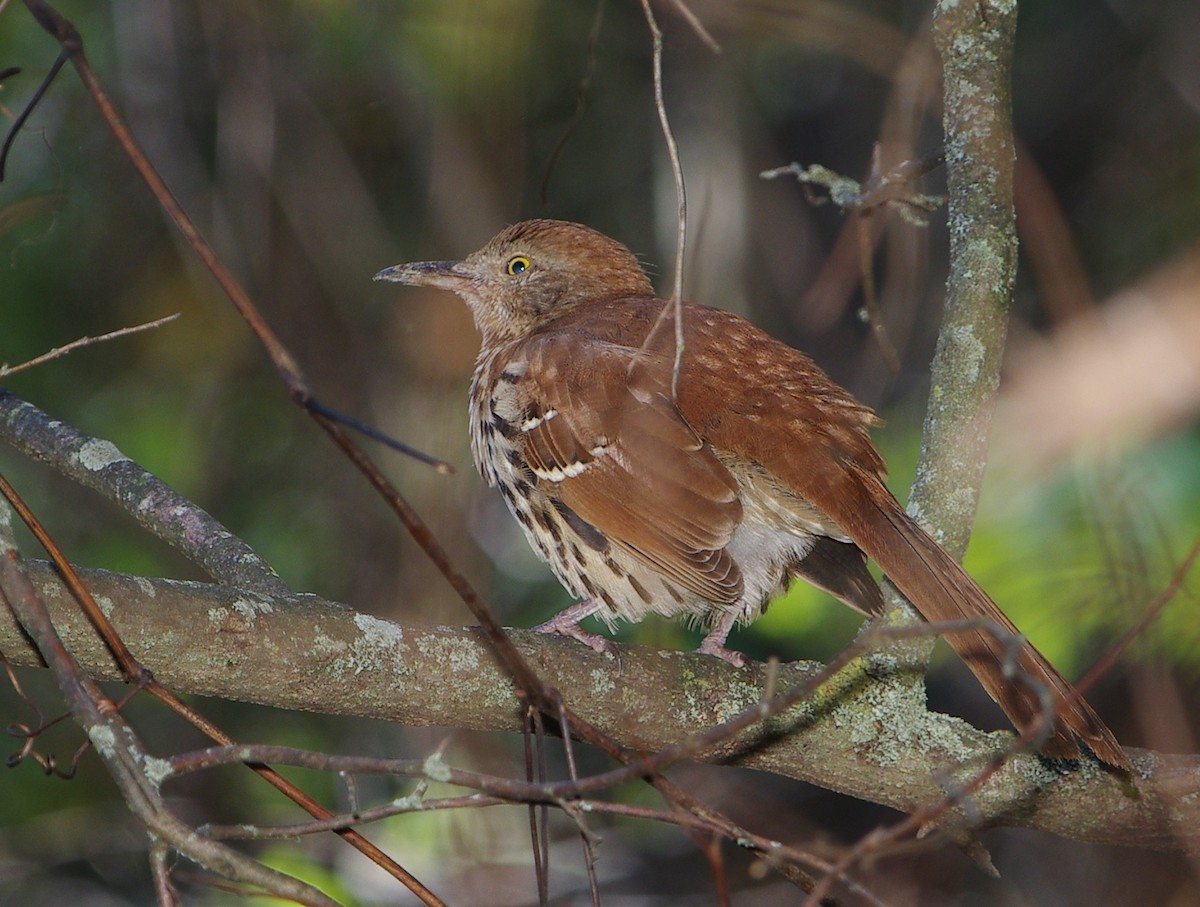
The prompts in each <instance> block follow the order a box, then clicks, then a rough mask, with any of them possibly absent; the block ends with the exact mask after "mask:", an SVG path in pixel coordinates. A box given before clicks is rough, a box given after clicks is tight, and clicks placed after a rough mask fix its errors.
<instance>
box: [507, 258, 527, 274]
mask: <svg viewBox="0 0 1200 907" xmlns="http://www.w3.org/2000/svg"><path fill="white" fill-rule="evenodd" d="M529 265H530V261H529V259H528V258H526V257H525V256H524V255H514V256H513V257H512V258H510V259H509V260H508V268H507V270H508V273H509V274H511V275H512V276H513V277H516V276H517V275H518V274H520V273H522V272H524V271H528V270H529Z"/></svg>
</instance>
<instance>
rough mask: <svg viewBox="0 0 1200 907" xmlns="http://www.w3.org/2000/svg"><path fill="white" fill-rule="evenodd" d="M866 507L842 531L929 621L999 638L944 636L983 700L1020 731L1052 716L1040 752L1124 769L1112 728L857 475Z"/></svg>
mask: <svg viewBox="0 0 1200 907" xmlns="http://www.w3.org/2000/svg"><path fill="white" fill-rule="evenodd" d="M860 478H861V479H862V485H861V487H862V488H863V489H864V490H865V491H866V492H867V497H869V499H870V500H869V502H864V506H863V507H860V508H855V514H854V517H853V518H854V519H855V520H861V525H859V526H846V527H845V528H846V530H847V531H849V532H850V533H851V535H852V536H853V537H854V538H855V541H856V542H857V543H858V545H859V547H860V548H862V549H863V550H864V551H865V552H866V553H867V555H868V556H870V557H871V558H872V560H874V561H875V562H876V563H877V564H879V566H880V568H881V569H882V570H883V571H884V573H886V574H887V576H888V578H889V579H891V581H892V582H893V583H895V585H896V587H897V588H898V589H899V590H900V591H901V592H903V593H904V595H905V597H906V598H908V600H909V601H910V602H912V604H913V606H914V607H916V609H917V610H918V611H920V612H921V615H922V616H923V617H924V618H925V619H926V620H928V621H955V620H964V619H983V620H985V621H988V622H990V623H992V624H994V625H995V628H998V629H999V630H1001V631H1002V632H1000V633H999V634H997V633H995V632H991V631H990V630H989V629H986V628H980V629H972V630H964V631H960V632H955V633H947V634H946V637H945V638H946V641H947V642H948V643H949V644H950V645H951V647H952V648H953V649H954V651H955V652H957V653H958V655H959V657H961V658H962V660H963V661H965V662H966V663H967V666H968V667H969V668H970V669H971V671H972V673H974V675H975V676H976V677H977V678H978V679H979V682H980V683H981V684H982V685H983V688H984V689H985V690H987V692H988V695H990V696H991V697H992V699H994V700H995V701H996V703H997V704H998V705H999V706H1000V708H1002V709H1003V710H1004V712H1005V714H1007V715H1008V717H1009V719H1010V720H1011V721H1012V722H1013V724H1014V725H1016V727H1017V728H1019V729H1020V730H1022V731H1024V730H1025V729H1026V728H1029V727H1031V726H1033V725H1035V724H1037V723H1039V722H1041V721H1042V720H1044V716H1045V714H1046V710H1047V708H1054V709H1055V710H1056V711H1057V716H1056V717H1055V720H1054V725H1053V729H1052V731H1051V734H1050V736H1049V738H1048V739H1047V740H1046V741H1045V743H1044V744H1043V745H1042V748H1041V749H1042V752H1044V753H1045V754H1046V755H1049V756H1056V757H1059V758H1065V759H1077V758H1079V757H1080V755H1081V752H1080V749H1079V742H1080V741H1082V742H1083V743H1085V744H1086V745H1087V747H1088V748H1089V749H1090V750H1091V751H1092V752H1093V753H1094V754H1095V755H1096V757H1097V758H1098V759H1100V760H1101V761H1103V762H1106V763H1108V764H1109V765H1112V766H1116V767H1118V768H1121V769H1124V770H1126V771H1129V769H1130V766H1129V760H1128V758H1127V757H1126V755H1125V752H1124V750H1122V749H1121V745H1120V744H1119V743H1117V740H1116V738H1115V737H1114V736H1113V734H1112V731H1110V730H1109V729H1108V727H1107V726H1106V725H1105V724H1104V722H1103V721H1101V720H1100V717H1099V716H1098V715H1097V714H1096V713H1095V712H1094V711H1093V710H1092V707H1091V706H1090V705H1088V703H1087V701H1086V700H1084V698H1083V697H1082V696H1080V695H1079V694H1078V693H1077V692H1076V691H1075V689H1074V687H1072V686H1071V684H1070V682H1069V681H1067V679H1066V678H1065V677H1063V676H1062V675H1061V674H1059V673H1058V671H1057V670H1055V668H1054V666H1053V665H1051V664H1050V662H1049V661H1047V660H1046V658H1045V656H1043V655H1042V653H1041V652H1039V651H1038V650H1037V649H1035V648H1034V647H1033V646H1032V645H1031V644H1030V643H1029V642H1028V641H1026V640H1025V639H1024V638H1023V637H1021V636H1020V634H1019V632H1018V630H1017V628H1016V627H1015V626H1014V625H1013V623H1012V621H1011V620H1009V619H1008V617H1007V616H1006V615H1005V614H1004V612H1003V611H1001V610H1000V609H999V608H998V607H997V606H996V603H995V602H993V601H992V600H991V598H989V597H988V595H987V593H986V592H984V591H983V589H981V588H980V587H979V585H978V584H977V583H976V582H975V581H974V580H973V579H971V577H970V575H969V574H968V573H967V572H966V571H965V570H964V569H963V568H962V567H961V566H960V565H959V563H958V562H957V561H955V560H954V558H952V557H951V556H950V555H949V554H947V553H946V551H945V550H944V549H943V548H942V547H941V546H940V545H938V543H937V542H935V541H934V540H933V539H932V538H930V537H929V535H928V534H927V533H926V532H925V531H924V530H923V529H921V527H920V526H918V525H917V523H916V522H915V521H914V520H913V519H912V518H911V517H909V516H908V514H906V513H905V512H904V510H903V508H901V506H900V504H899V503H898V502H897V501H896V499H895V498H894V497H893V496H892V495H891V493H890V492H889V491H888V490H887V488H886V487H885V486H884V485H883V484H882V483H881V482H879V481H878V480H877V479H876V478H875V477H874V476H867V475H865V474H862V475H860Z"/></svg>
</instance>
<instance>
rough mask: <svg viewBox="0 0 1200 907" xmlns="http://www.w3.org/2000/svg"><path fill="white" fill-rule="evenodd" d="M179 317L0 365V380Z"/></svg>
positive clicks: (145, 324)
mask: <svg viewBox="0 0 1200 907" xmlns="http://www.w3.org/2000/svg"><path fill="white" fill-rule="evenodd" d="M178 317H179V312H176V313H175V314H174V315H167V316H166V317H165V318H158V319H156V320H154V321H147V322H145V323H144V324H135V325H132V326H130V327H126V328H118V329H117V330H115V331H109V332H108V333H107V334H101V335H100V336H99V337H80V338H79V339H78V340H72V341H71V342H70V343H68V344H66V345H65V346H59V347H55V348H54V349H52V350H50V351H49V352H48V353H42V355H40V356H38V357H36V358H34V359H30V360H29V361H27V362H22V363H20V364H19V365H6V364H4V363H0V378H7V377H9V376H10V375H15V374H17V373H18V372H23V371H25V370H26V369H31V368H34V367H35V366H39V365H41V364H43V363H45V362H50V361H51V360H52V359H58V358H61V357H62V356H65V355H67V354H68V353H73V352H74V351H75V350H78V349H82V348H83V347H85V346H93V345H95V344H97V343H104V342H106V341H109V340H116V339H117V338H118V337H125V336H127V335H129V334H137V333H139V332H141V331H150V330H153V329H154V328H158V327H162V326H163V325H164V324H169V323H170V322H172V321H174V320H175V319H176V318H178Z"/></svg>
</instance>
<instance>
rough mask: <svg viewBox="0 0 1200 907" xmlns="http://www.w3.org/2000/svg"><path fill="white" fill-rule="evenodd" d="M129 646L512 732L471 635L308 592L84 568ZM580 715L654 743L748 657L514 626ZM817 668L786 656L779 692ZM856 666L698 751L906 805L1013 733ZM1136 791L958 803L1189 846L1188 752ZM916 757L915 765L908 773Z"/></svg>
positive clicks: (1194, 779)
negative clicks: (405, 622) (616, 650)
mask: <svg viewBox="0 0 1200 907" xmlns="http://www.w3.org/2000/svg"><path fill="white" fill-rule="evenodd" d="M29 573H30V576H31V578H32V579H33V580H34V582H35V583H36V585H37V586H38V590H39V592H40V593H41V594H42V596H43V597H44V599H45V600H46V602H47V604H48V605H49V607H50V608H51V612H52V614H53V616H54V620H55V623H56V625H57V626H58V627H59V628H60V633H61V635H62V637H63V639H64V641H65V642H66V643H67V644H68V645H69V646H70V647H71V649H72V651H73V653H74V654H75V656H76V657H77V658H78V659H79V661H80V662H81V664H82V665H83V666H84V668H85V669H86V670H88V671H90V672H92V673H93V674H95V675H96V676H100V677H109V678H111V677H115V676H116V671H115V667H114V666H113V663H112V659H111V658H110V657H109V656H108V655H107V653H106V652H105V651H104V649H103V648H102V646H101V645H100V644H99V642H98V641H97V640H96V639H95V637H94V634H93V633H92V631H91V630H90V628H89V627H87V626H86V624H85V623H84V621H83V618H82V617H81V616H80V615H79V614H78V612H77V611H76V609H75V607H74V605H73V603H72V602H71V600H70V598H69V596H68V595H67V593H66V591H65V590H64V588H63V586H62V585H61V583H60V582H59V580H58V578H57V576H56V575H55V574H54V572H53V571H52V570H51V569H50V568H49V567H47V566H44V565H40V564H36V563H31V564H30V565H29ZM82 575H83V577H84V579H85V581H86V582H87V583H88V584H89V586H90V588H91V589H92V590H93V593H94V594H95V595H96V596H97V598H98V600H99V601H100V602H101V604H102V605H103V606H104V607H105V608H107V609H108V610H109V613H110V616H111V619H112V621H113V623H114V624H115V625H116V627H117V628H118V630H120V632H121V633H122V636H123V637H124V639H125V641H126V642H127V643H128V645H129V647H130V648H131V649H132V650H133V651H134V652H135V653H136V654H137V655H138V656H139V657H140V658H141V659H142V660H143V661H144V663H145V664H146V666H147V667H149V668H150V669H151V670H153V671H154V672H155V674H156V676H157V677H158V678H159V680H161V681H162V682H163V683H165V684H166V685H168V686H170V687H171V688H172V689H175V690H177V691H178V692H187V693H199V694H204V695H211V696H219V697H223V698H228V699H236V700H244V701H250V702H258V703H263V704H268V705H273V706H278V707H281V708H291V709H306V710H312V711H318V712H328V713H336V714H350V715H363V716H368V717H374V718H384V719H388V720H394V721H399V722H402V723H404V724H408V725H434V726H454V727H469V728H478V729H486V730H508V731H517V730H520V729H521V727H522V721H521V715H520V707H519V700H518V698H517V696H516V691H515V689H514V685H513V683H512V681H511V680H510V678H509V677H508V675H507V674H506V673H505V672H504V671H503V670H502V669H501V668H500V667H499V666H498V665H497V664H496V663H495V661H494V659H493V657H492V655H491V654H490V652H489V649H488V647H487V644H486V642H485V640H484V638H483V634H482V632H481V631H479V630H477V629H471V628H467V629H454V628H445V627H437V628H418V627H402V626H399V625H396V624H393V623H390V622H387V621H384V620H380V619H379V618H376V617H372V616H370V615H366V614H362V613H359V612H356V611H353V610H351V609H349V608H346V607H345V606H343V605H339V604H336V603H331V602H328V601H324V600H322V599H319V598H316V597H315V596H300V597H297V598H292V599H278V598H268V597H264V596H261V595H257V594H253V593H245V592H240V591H238V590H236V589H230V588H228V587H221V586H211V585H205V584H201V583H182V582H176V581H171V580H163V579H144V578H138V577H128V576H122V575H118V574H111V573H105V572H102V571H86V572H84V573H83V574H82ZM512 635H513V640H514V642H515V643H516V645H517V647H518V648H519V649H520V651H521V653H522V654H523V655H524V656H525V657H526V658H527V659H529V661H530V662H531V663H533V664H535V665H537V666H538V669H539V671H540V672H541V673H542V675H543V676H544V677H546V678H547V679H548V680H550V681H551V682H553V683H554V684H555V685H556V686H557V688H558V689H559V690H560V691H561V692H562V694H563V696H564V698H565V699H566V701H567V702H568V703H570V704H571V706H572V707H573V708H574V709H575V710H576V711H577V712H578V713H579V714H580V715H581V716H582V717H583V718H584V719H586V720H588V721H590V722H593V723H594V724H595V725H596V726H597V727H598V728H600V729H601V730H603V731H604V732H605V733H607V734H609V735H611V736H612V737H613V738H615V739H617V740H620V741H621V742H622V743H624V744H626V745H627V746H630V747H633V748H635V749H638V750H642V751H646V752H653V751H657V750H660V749H662V748H664V747H666V746H669V745H671V744H673V743H677V742H679V741H680V740H682V739H683V738H685V737H686V736H688V735H689V734H692V733H694V732H695V731H697V730H700V729H703V728H705V727H709V726H711V725H714V724H717V723H719V722H721V721H723V720H725V719H727V718H729V717H730V716H732V715H733V714H736V713H737V712H738V711H740V710H742V709H744V708H746V707H748V706H751V705H753V704H754V703H756V702H758V701H759V699H760V697H761V696H762V695H763V690H764V686H765V684H766V670H765V668H764V667H763V666H761V665H755V666H753V667H752V668H750V669H747V670H742V671H739V670H737V669H734V668H731V667H730V666H728V665H726V664H724V663H722V662H720V661H718V660H717V659H713V658H706V657H704V656H698V655H694V654H685V653H676V652H662V651H659V650H654V649H648V648H642V647H621V649H620V651H621V657H620V662H619V664H618V663H617V662H615V661H613V660H612V659H610V658H608V657H606V656H603V655H599V654H596V653H594V652H592V651H591V650H589V649H587V648H585V647H583V646H580V645H577V644H575V643H573V642H571V641H569V640H563V639H556V638H549V637H544V636H541V635H539V634H535V633H530V632H525V631H519V630H518V631H512ZM0 650H2V651H3V652H4V653H5V654H6V655H7V656H8V658H9V659H10V660H12V661H13V662H14V663H18V664H36V663H38V659H37V655H36V653H35V652H34V650H33V649H32V648H31V647H30V645H29V643H28V640H27V639H26V638H25V637H24V636H23V634H22V633H21V631H20V629H19V628H18V627H17V626H16V625H15V623H14V622H13V621H12V618H11V616H10V615H9V614H8V613H7V612H5V613H4V614H2V615H0ZM817 668H818V666H816V665H813V664H811V663H798V664H793V665H787V666H784V667H783V668H782V669H781V670H780V672H779V677H778V679H777V682H776V688H777V689H780V690H782V689H785V688H786V687H788V686H790V685H791V684H793V683H796V682H800V681H802V680H803V679H805V678H807V677H810V676H811V675H812V673H813V672H814V671H815V670H817ZM871 670H872V667H871V662H870V660H869V659H858V660H857V661H856V662H855V663H854V664H853V665H852V667H851V668H850V669H848V671H847V673H846V674H844V675H840V677H839V682H836V683H834V684H830V685H829V686H828V687H826V688H824V689H823V690H822V691H821V692H820V693H819V694H818V696H817V697H816V700H815V702H814V703H812V704H810V705H807V706H805V707H802V708H799V709H796V710H793V711H792V712H790V713H788V714H787V715H785V716H782V717H780V718H778V719H776V720H773V721H772V722H770V724H769V725H768V726H767V728H765V729H763V728H757V729H754V730H751V731H749V732H746V733H744V734H741V735H739V736H737V737H734V738H733V739H731V740H729V741H727V742H725V743H724V744H722V745H720V746H718V747H717V748H715V749H714V750H712V751H710V752H708V753H706V754H704V756H703V757H702V758H703V759H705V760H706V761H711V762H723V763H731V764H738V765H742V766H746V767H750V768H757V769H761V770H764V771H771V772H775V773H778V774H781V775H785V776H788V777H793V778H799V779H803V780H805V781H809V782H811V783H814V784H818V785H820V786H822V787H826V788H830V789H832V790H837V791H841V792H843V793H847V794H850V795H852V796H856V797H860V798H862V799H865V800H870V801H874V802H877V803H882V804H885V805H888V806H892V807H895V808H897V809H900V810H904V811H906V812H907V811H911V810H913V809H915V808H917V807H918V806H920V805H922V804H926V803H930V802H935V801H937V800H939V799H941V798H943V797H944V796H945V795H946V794H947V792H948V791H949V790H951V789H952V787H953V785H954V784H955V783H956V780H962V779H963V778H966V777H969V775H970V774H971V773H972V771H973V767H974V766H976V765H978V763H979V761H980V760H982V759H985V758H987V757H988V756H990V755H991V754H993V753H994V752H995V751H996V749H997V748H998V747H999V746H1002V745H1003V744H1004V743H1005V741H1007V740H1008V739H1010V738H1009V737H1008V735H1007V734H1001V733H995V734H985V733H983V732H981V731H977V730H976V729H974V728H972V727H970V726H969V725H967V724H965V723H964V722H962V721H960V720H958V719H955V718H952V717H949V716H945V715H938V714H933V713H929V712H926V711H925V710H924V708H923V705H922V704H921V703H920V702H919V701H916V700H912V701H909V700H906V699H905V698H903V697H902V696H898V695H896V694H895V693H894V692H893V688H892V686H891V685H883V684H878V683H875V682H874V681H873V680H871V679H870V678H869V677H868V676H867V674H868V672H869V671H871ZM1129 753H1130V758H1131V760H1132V761H1133V764H1134V766H1135V769H1136V771H1137V772H1138V774H1139V779H1138V787H1139V792H1140V794H1141V796H1140V797H1139V798H1138V799H1132V798H1130V797H1129V796H1128V795H1127V791H1126V790H1124V789H1123V788H1122V786H1121V784H1120V783H1119V782H1118V781H1117V780H1116V779H1115V778H1114V777H1113V776H1111V775H1108V774H1106V773H1104V772H1103V771H1101V770H1100V769H1098V768H1096V767H1094V766H1091V765H1085V766H1082V767H1079V768H1077V769H1074V770H1070V771H1062V772H1059V771H1057V770H1055V768H1054V767H1052V766H1049V765H1047V764H1045V763H1044V762H1043V761H1042V760H1040V759H1039V758H1038V757H1035V756H1024V755H1018V756H1016V757H1014V758H1013V759H1012V760H1011V761H1010V762H1009V763H1008V764H1007V765H1006V766H1005V767H1004V768H1003V769H1002V770H1001V771H1000V772H999V773H998V774H997V775H996V776H995V777H994V778H993V779H991V780H990V781H989V782H988V783H987V784H986V785H985V787H984V788H983V789H982V790H981V791H980V793H979V794H978V795H977V796H976V797H974V798H973V800H972V803H971V810H972V824H973V825H980V824H981V825H1018V826H1024V827H1029V828H1035V829H1040V830H1043V831H1048V832H1052V833H1054V834H1058V835H1062V836H1064V837H1069V838H1075V839H1079V840H1085V841H1092V842H1108V843H1122V844H1128V843H1129V842H1130V841H1136V842H1138V843H1139V844H1140V845H1142V846H1146V847H1155V848H1162V849H1170V848H1179V847H1184V848H1189V849H1196V848H1197V847H1198V846H1200V757H1197V756H1171V755H1163V754H1158V753H1153V752H1149V751H1144V750H1134V749H1131V750H1130V751H1129ZM914 766H926V767H927V769H926V770H924V771H915V770H914Z"/></svg>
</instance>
